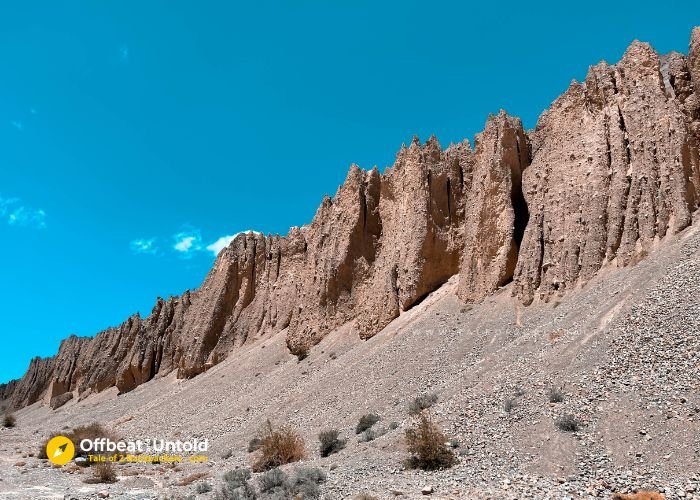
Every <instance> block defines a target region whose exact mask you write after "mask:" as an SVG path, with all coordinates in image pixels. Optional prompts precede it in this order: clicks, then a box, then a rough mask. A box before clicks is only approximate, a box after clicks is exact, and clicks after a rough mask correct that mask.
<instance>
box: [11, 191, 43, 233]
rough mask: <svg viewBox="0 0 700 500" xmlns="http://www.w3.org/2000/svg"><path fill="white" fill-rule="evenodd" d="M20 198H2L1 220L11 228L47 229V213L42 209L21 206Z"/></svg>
mask: <svg viewBox="0 0 700 500" xmlns="http://www.w3.org/2000/svg"><path fill="white" fill-rule="evenodd" d="M20 201H21V200H20V199H19V198H3V197H1V196H0V218H3V219H5V220H6V222H7V223H8V224H9V225H11V226H22V227H31V228H34V229H44V228H46V212H44V211H43V210H42V209H40V208H39V209H37V208H32V207H28V206H26V205H21V204H20Z"/></svg>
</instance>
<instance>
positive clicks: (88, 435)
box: [39, 422, 119, 459]
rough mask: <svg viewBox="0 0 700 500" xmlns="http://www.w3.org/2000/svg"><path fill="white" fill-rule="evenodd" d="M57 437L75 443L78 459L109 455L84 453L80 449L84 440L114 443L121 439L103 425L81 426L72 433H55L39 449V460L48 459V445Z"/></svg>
mask: <svg viewBox="0 0 700 500" xmlns="http://www.w3.org/2000/svg"><path fill="white" fill-rule="evenodd" d="M56 436H65V437H67V438H68V439H70V440H71V441H72V442H73V445H74V446H75V456H76V457H87V456H88V455H103V456H104V455H107V452H106V451H105V452H97V451H94V450H93V451H82V450H81V449H80V442H81V441H82V440H83V439H89V440H90V441H93V440H95V439H97V438H103V437H104V438H109V439H111V440H112V441H118V440H119V438H118V437H117V436H116V435H115V434H114V433H112V432H110V431H108V430H106V429H105V428H104V427H103V426H102V425H101V424H99V423H97V422H93V423H91V424H88V425H81V426H79V427H76V428H74V429H73V430H72V431H70V432H53V433H51V434H50V435H49V437H48V438H46V440H45V441H44V442H43V443H42V444H41V448H40V449H39V458H44V459H46V458H48V457H47V456H46V445H47V443H48V442H49V441H50V440H51V438H53V437H56Z"/></svg>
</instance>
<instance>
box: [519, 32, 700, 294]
mask: <svg viewBox="0 0 700 500" xmlns="http://www.w3.org/2000/svg"><path fill="white" fill-rule="evenodd" d="M695 33H697V31H696V32H695ZM696 57H697V56H696ZM669 62H670V64H669V66H668V68H666V69H668V71H666V75H664V73H663V72H662V63H661V60H660V58H659V56H658V55H657V54H656V53H655V52H654V50H653V49H652V48H651V47H650V46H649V45H647V44H644V43H639V42H634V43H633V44H632V45H631V46H630V47H629V49H628V50H627V52H626V53H625V55H624V57H623V58H622V60H621V61H620V63H619V64H617V65H616V66H610V65H608V64H606V63H600V64H598V65H596V66H594V67H592V68H591V69H590V70H589V72H588V76H587V78H586V81H585V82H584V83H576V82H573V83H572V84H571V86H570V87H569V89H568V90H567V91H566V92H565V93H564V95H562V96H561V97H560V98H558V99H557V100H556V101H555V102H554V104H553V105H552V107H551V108H550V109H549V110H547V111H546V112H545V113H544V114H543V115H542V117H541V118H540V120H539V122H538V124H537V128H536V130H535V131H534V133H533V134H531V140H532V144H533V161H532V165H531V166H530V167H529V168H528V169H527V170H526V171H525V173H524V174H523V191H524V193H525V198H526V201H527V205H528V207H529V210H530V221H529V223H528V225H527V228H526V230H525V235H524V239H523V242H522V248H521V250H520V255H519V258H518V265H517V269H516V271H515V278H514V281H515V289H516V293H517V295H518V297H519V298H520V299H521V300H522V301H523V302H524V303H526V304H527V303H530V302H531V301H532V300H533V299H534V298H535V297H536V296H540V297H542V298H545V299H546V298H548V297H550V296H551V295H553V294H557V293H562V292H563V291H564V290H566V289H568V288H571V287H573V286H576V285H580V284H585V283H586V281H588V280H589V279H590V278H592V277H593V276H594V275H595V273H596V272H597V271H598V270H599V269H600V268H601V266H602V265H603V264H604V263H605V262H606V261H614V262H615V263H617V264H619V265H627V264H628V263H629V262H630V261H632V259H634V258H638V257H639V256H643V255H644V254H645V253H646V252H648V251H649V250H650V249H651V247H652V246H653V245H654V244H655V242H657V241H658V240H659V239H660V238H663V237H664V236H665V235H666V234H667V233H668V232H671V233H675V232H677V231H679V230H681V229H683V228H685V227H687V226H688V225H689V224H691V222H692V213H693V212H694V211H695V209H696V208H697V206H698V202H699V199H698V193H700V191H699V190H698V188H699V187H700V173H699V169H700V165H699V161H698V137H697V135H696V132H695V130H697V128H696V127H697V124H696V123H695V124H694V123H693V121H692V120H693V116H694V113H695V111H694V110H693V109H692V106H693V105H692V104H691V101H693V100H694V99H695V96H690V94H689V91H690V86H689V85H688V81H689V79H690V75H689V73H688V71H687V69H686V68H687V67H688V65H687V63H686V61H685V58H683V57H682V56H681V55H680V54H674V55H672V56H671V57H670V61H669ZM690 66H692V64H691V65H690ZM679 95H680V96H681V97H679ZM688 107H690V109H688Z"/></svg>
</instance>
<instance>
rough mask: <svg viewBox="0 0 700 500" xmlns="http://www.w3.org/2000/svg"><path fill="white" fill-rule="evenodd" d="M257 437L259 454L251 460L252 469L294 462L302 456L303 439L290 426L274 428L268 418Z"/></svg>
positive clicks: (258, 470)
mask: <svg viewBox="0 0 700 500" xmlns="http://www.w3.org/2000/svg"><path fill="white" fill-rule="evenodd" d="M258 438H259V439H260V448H259V449H258V452H259V453H260V455H259V456H258V458H257V459H256V460H255V461H254V462H253V470H254V471H256V472H262V471H265V470H268V469H272V468H274V467H279V466H280V465H285V464H288V463H291V462H296V461H298V460H301V459H302V458H303V457H304V440H303V438H302V437H301V435H300V434H299V433H298V432H296V431H295V430H294V429H292V428H291V427H280V428H274V427H273V426H272V423H271V422H270V421H269V420H268V421H267V423H266V424H265V427H264V428H263V429H262V431H261V433H260V435H259V436H258Z"/></svg>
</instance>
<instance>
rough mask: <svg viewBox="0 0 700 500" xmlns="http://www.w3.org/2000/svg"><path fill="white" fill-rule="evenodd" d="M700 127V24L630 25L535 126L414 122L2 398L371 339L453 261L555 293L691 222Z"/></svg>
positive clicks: (50, 394) (525, 288)
mask: <svg viewBox="0 0 700 500" xmlns="http://www.w3.org/2000/svg"><path fill="white" fill-rule="evenodd" d="M699 140H700V29H698V28H696V29H695V30H694V31H693V34H692V37H691V43H690V50H689V54H688V56H687V57H686V56H683V55H681V54H678V53H672V54H669V55H665V56H661V57H660V56H659V55H657V54H656V53H655V52H654V50H653V49H652V48H651V47H650V46H649V45H647V44H644V43H639V42H634V43H633V44H632V45H631V46H630V48H629V49H628V50H627V52H626V53H625V55H624V57H623V58H622V60H621V61H620V62H619V63H618V64H617V65H613V66H611V65H608V64H606V63H600V64H598V65H596V66H594V67H592V68H590V70H589V72H588V76H587V77H586V80H585V82H583V83H577V82H574V83H572V84H571V86H570V87H569V89H568V90H567V91H566V92H565V93H564V94H563V95H562V96H561V97H560V98H558V99H557V100H556V101H555V102H554V103H553V105H552V107H551V108H550V109H549V110H547V111H546V112H545V113H544V114H543V115H542V116H541V118H540V120H539V122H538V124H537V128H536V129H535V130H534V131H532V132H531V133H526V132H525V131H524V130H523V127H522V124H521V122H520V120H519V119H517V118H512V117H509V116H507V115H506V114H505V113H503V112H501V113H500V114H499V115H497V116H491V117H489V118H488V120H487V122H486V127H485V129H484V131H483V132H482V133H481V134H478V135H477V137H476V142H475V146H474V148H473V149H472V147H471V146H470V144H469V142H467V141H464V142H463V143H461V144H458V145H452V146H450V147H448V148H447V149H442V147H441V146H440V144H439V143H438V141H437V139H435V138H430V139H429V140H428V141H427V142H426V143H425V144H420V142H419V141H418V140H417V139H414V140H413V142H412V143H411V144H410V146H408V147H402V148H401V150H400V151H399V152H398V154H397V156H396V162H395V163H394V165H393V166H392V167H391V168H388V169H387V170H386V171H385V173H384V174H380V173H379V171H378V170H376V169H374V170H371V171H363V170H361V169H360V168H358V167H356V166H352V167H351V168H350V172H349V173H348V176H347V179H346V181H345V183H344V184H343V185H342V186H341V187H340V188H339V189H338V192H337V193H336V195H335V197H333V198H332V199H331V198H325V199H324V200H323V202H322V203H321V206H320V208H319V209H318V212H317V213H316V215H315V217H314V219H313V221H312V222H311V223H310V224H309V225H307V226H303V227H301V228H292V229H291V230H290V232H289V234H288V235H287V236H284V237H281V236H264V235H261V234H255V233H248V234H241V235H239V236H238V237H237V238H236V239H235V240H234V241H233V242H232V243H231V244H230V245H229V247H228V248H226V249H224V250H223V251H222V252H221V253H220V254H219V256H218V257H217V259H216V262H215V263H214V266H213V268H212V270H211V271H210V273H209V275H208V276H207V278H206V279H205V281H204V283H203V284H202V286H201V287H200V288H199V289H197V290H195V291H192V292H186V293H185V294H183V295H182V296H180V297H173V298H170V299H168V300H162V299H158V301H157V303H156V305H155V307H154V308H153V312H152V313H151V314H150V315H149V316H148V317H147V318H145V319H142V318H140V317H139V316H138V315H135V316H132V317H131V318H129V319H128V320H127V321H126V322H125V323H123V324H122V325H120V326H118V327H116V328H110V329H108V330H105V331H103V332H101V333H99V334H97V335H96V336H95V337H94V338H78V337H70V338H68V339H66V340H65V341H64V342H63V343H62V344H61V347H60V349H59V352H58V354H57V355H56V356H54V357H52V358H46V359H39V358H36V359H34V360H33V361H32V362H31V364H30V367H29V370H28V371H27V373H26V374H25V375H24V377H22V379H20V380H16V381H12V382H10V383H9V384H7V385H3V386H0V397H1V398H2V399H4V400H8V401H9V403H10V405H11V406H13V407H22V406H25V405H28V404H31V403H34V402H36V401H39V400H44V401H46V402H48V403H49V404H51V406H52V407H58V406H60V405H62V404H64V403H65V402H66V401H68V400H69V399H71V398H72V397H75V396H77V397H84V396H86V395H88V394H91V393H93V392H99V391H102V390H104V389H107V388H109V387H113V386H116V387H117V388H118V389H119V391H120V392H126V391H129V390H131V389H133V388H134V387H136V386H137V385H139V384H142V383H144V382H146V381H148V380H150V379H151V378H153V377H154V376H156V375H164V374H168V373H171V372H173V371H176V372H177V375H178V376H179V377H192V376H195V375H197V374H198V373H201V372H202V371H204V370H206V369H207V368H208V367H210V366H212V365H214V364H216V363H218V362H220V361H221V360H222V359H223V358H225V357H226V355H227V353H229V352H231V350H233V349H235V348H236V347H237V346H240V345H241V344H243V343H245V342H251V341H253V340H255V339H257V338H259V337H261V336H264V335H268V334H271V333H275V332H279V331H282V330H286V339H287V345H288V347H289V349H290V350H291V352H292V353H295V354H300V353H303V352H304V351H306V350H308V349H309V348H310V347H311V346H313V345H314V344H316V343H317V342H318V341H319V340H321V339H322V338H323V337H324V336H325V335H327V334H328V333H329V332H330V331H332V330H333V329H335V328H337V327H339V326H341V325H343V324H346V323H348V322H353V324H354V325H355V328H356V331H357V334H358V335H359V336H361V337H362V338H369V337H371V336H372V335H374V334H376V333H377V332H379V331H380V330H382V329H383V328H384V327H385V326H386V325H387V324H388V323H390V322H391V321H392V320H393V319H394V318H396V317H397V316H398V315H399V314H400V313H401V312H402V311H405V310H407V309H409V308H411V307H412V306H414V305H415V304H417V303H418V302H419V301H420V300H422V299H423V298H424V297H425V296H426V295H427V294H429V293H430V292H432V291H434V290H435V289H436V288H438V287H440V286H441V285H442V284H444V283H445V282H446V281H447V280H448V279H449V278H450V277H451V276H453V275H455V274H459V286H458V295H459V296H460V298H461V299H463V300H465V301H478V300H481V299H482V298H483V297H485V296H487V295H489V294H490V293H492V292H494V291H495V290H497V289H498V288H499V287H502V286H503V285H506V284H508V283H511V282H512V284H511V285H510V289H512V293H513V295H514V296H515V300H517V301H519V302H522V303H524V304H529V303H531V302H532V301H533V300H544V301H547V300H549V299H550V298H551V297H552V296H555V295H559V294H563V293H566V292H567V291H568V290H571V289H573V288H575V287H579V286H583V285H585V283H586V282H587V281H588V280H590V279H591V278H592V277H593V276H594V275H595V274H596V273H597V272H598V271H599V270H600V269H601V267H603V266H606V265H607V266H625V265H629V264H631V263H633V262H636V261H637V260H639V259H640V258H642V257H643V256H644V255H645V254H646V253H647V252H648V251H649V250H650V249H651V248H652V247H653V246H654V245H656V244H657V243H658V242H659V241H660V240H661V239H662V238H664V236H666V235H667V234H673V233H676V232H678V231H681V230H682V229H684V228H685V227H687V226H689V225H690V224H692V222H693V214H694V212H695V211H696V209H697V207H698V204H699V202H700V159H699V158H698V141H699Z"/></svg>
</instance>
